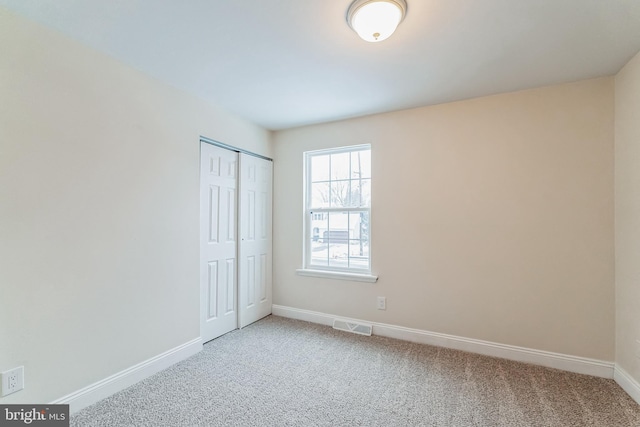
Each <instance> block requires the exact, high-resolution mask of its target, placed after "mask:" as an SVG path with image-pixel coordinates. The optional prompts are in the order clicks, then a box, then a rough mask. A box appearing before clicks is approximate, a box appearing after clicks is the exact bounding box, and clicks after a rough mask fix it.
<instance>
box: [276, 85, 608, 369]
mask: <svg viewBox="0 0 640 427" xmlns="http://www.w3.org/2000/svg"><path fill="white" fill-rule="evenodd" d="M613 107H614V80H613V78H601V79H596V80H589V81H583V82H578V83H572V84H565V85H559V86H553V87H546V88H541V89H535V90H529V91H524V92H517V93H509V94H503V95H497V96H491V97H485V98H478V99H473V100H468V101H463V102H456V103H451V104H444V105H437V106H432V107H424V108H418V109H412V110H406V111H400V112H395V113H388V114H381V115H376V116H370V117H365V118H358V119H352V120H347V121H342V122H335V123H329V124H323V125H315V126H309V127H303V128H298V129H292V130H286V131H281V132H276V133H275V135H274V141H275V145H274V150H275V151H274V155H275V159H276V163H275V203H274V206H275V213H274V218H275V223H274V236H275V238H274V252H275V255H274V260H275V267H274V274H275V276H274V304H279V305H284V306H291V307H296V308H300V309H307V310H313V311H319V312H324V313H329V314H335V315H340V316H348V317H353V318H359V319H364V320H369V321H375V322H382V323H388V324H394V325H401V326H406V327H412V328H418V329H423V330H428V331H435V332H440V333H447V334H453V335H458V336H462V337H469V338H475V339H482V340H489V341H494V342H499V343H505V344H511V345H516V346H523V347H530V348H535V349H540V350H547V351H553V352H558V353H565V354H570V355H576V356H583V357H589V358H595V359H601V360H606V361H613V360H614V336H613V330H614V285H613V282H614V241H613V234H614V232H613V224H614V222H613V215H614V213H613V208H614V202H613V173H614V172H613V150H614V146H613V141H614V108H613ZM362 143H371V144H372V150H373V151H372V156H373V160H372V161H373V179H374V184H373V194H372V203H373V206H372V241H373V246H372V252H373V255H372V260H373V270H374V273H376V274H378V275H379V280H378V282H377V283H375V284H368V283H358V282H348V281H341V280H332V279H320V278H310V277H300V276H297V275H296V274H295V269H296V268H299V267H301V266H302V251H301V248H302V208H303V203H302V197H303V195H302V157H303V154H302V153H303V152H304V151H306V150H314V149H321V148H328V147H338V146H345V145H351V144H362ZM378 295H382V296H386V297H387V310H386V311H378V310H376V308H375V306H376V304H375V297H376V296H378Z"/></svg>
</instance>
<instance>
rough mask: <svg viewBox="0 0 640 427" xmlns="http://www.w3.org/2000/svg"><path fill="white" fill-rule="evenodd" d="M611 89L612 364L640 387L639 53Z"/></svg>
mask: <svg viewBox="0 0 640 427" xmlns="http://www.w3.org/2000/svg"><path fill="white" fill-rule="evenodd" d="M615 85H616V90H615V92H616V101H615V108H616V125H615V135H616V136H615V138H616V148H615V159H616V160H615V161H616V174H615V197H616V232H615V239H616V264H615V265H616V363H617V364H618V365H619V366H620V367H621V368H622V369H624V370H625V371H626V372H628V373H629V374H630V375H632V376H633V377H634V379H635V380H636V381H638V382H640V358H638V357H636V354H635V351H636V346H637V348H638V349H640V344H636V340H640V54H638V55H636V56H635V58H633V59H632V60H631V61H630V62H629V63H628V64H627V65H626V66H625V67H624V68H623V69H622V70H621V71H620V72H619V73H618V75H617V76H616V80H615Z"/></svg>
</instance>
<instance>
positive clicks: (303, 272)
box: [296, 268, 378, 283]
mask: <svg viewBox="0 0 640 427" xmlns="http://www.w3.org/2000/svg"><path fill="white" fill-rule="evenodd" d="M296 274H297V275H298V276H308V277H322V278H325V279H341V280H351V281H354V282H368V283H375V282H377V281H378V276H372V275H370V274H358V273H346V272H342V271H328V270H309V269H306V268H299V269H297V270H296Z"/></svg>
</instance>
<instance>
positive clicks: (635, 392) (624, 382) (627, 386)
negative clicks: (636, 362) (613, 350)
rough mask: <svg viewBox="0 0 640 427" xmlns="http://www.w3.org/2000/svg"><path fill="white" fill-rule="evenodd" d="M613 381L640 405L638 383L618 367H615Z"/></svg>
mask: <svg viewBox="0 0 640 427" xmlns="http://www.w3.org/2000/svg"><path fill="white" fill-rule="evenodd" d="M613 379H614V380H615V381H616V382H617V383H618V385H619V386H620V387H622V389H623V390H624V391H626V392H627V394H628V395H629V396H631V398H632V399H633V400H635V401H636V402H637V403H638V404H639V405H640V383H638V381H636V380H634V379H633V377H632V376H631V375H629V374H628V373H627V371H625V370H624V369H622V368H621V367H620V366H619V365H616V369H615V372H614V373H613Z"/></svg>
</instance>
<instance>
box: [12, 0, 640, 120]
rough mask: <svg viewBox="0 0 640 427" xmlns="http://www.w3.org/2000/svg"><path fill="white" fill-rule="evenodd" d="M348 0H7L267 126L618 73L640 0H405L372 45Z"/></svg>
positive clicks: (633, 39) (636, 37) (639, 36)
mask: <svg viewBox="0 0 640 427" xmlns="http://www.w3.org/2000/svg"><path fill="white" fill-rule="evenodd" d="M350 3H351V1H350V0H183V1H177V0H0V5H1V6H4V7H6V8H8V9H10V10H13V11H15V12H17V13H18V14H20V15H23V16H25V17H27V18H30V19H32V20H35V21H37V22H40V23H43V24H45V25H47V26H50V27H53V28H55V29H57V30H60V31H61V32H63V33H65V34H67V35H69V36H71V37H72V38H74V39H77V40H79V41H81V42H82V43H85V44H87V45H89V46H91V47H93V48H95V49H97V50H100V51H103V52H106V53H108V54H110V55H112V56H114V57H116V58H118V59H120V60H122V61H123V62H126V63H128V64H130V65H131V66H133V67H135V68H137V69H139V70H141V71H143V72H145V73H147V74H150V75H152V76H155V77H157V78H159V79H160V80H163V81H165V82H167V83H169V84H171V85H173V86H176V87H178V88H181V89H184V90H185V91H188V92H190V93H192V94H194V95H197V96H198V97H200V98H204V99H205V100H208V101H210V102H211V103H212V104H215V105H218V106H220V107H223V108H225V109H227V110H229V111H231V112H234V113H236V114H238V115H240V116H242V117H244V118H246V119H248V120H250V121H252V122H255V123H257V124H259V125H261V126H263V127H265V128H268V129H283V128H289V127H294V126H300V125H304V124H310V123H317V122H325V121H331V120H336V119H342V118H347V117H355V116H361V115H366V114H371V113H378V112H385V111H392V110H398V109H404V108H411V107H416V106H423V105H430V104H437V103H442V102H448V101H455V100H460V99H466V98H472V97H477V96H483V95H489V94H495V93H500V92H508V91H513V90H519V89H525V88H531V87H537V86H544V85H549V84H555V83H562V82H568V81H575V80H580V79H586V78H591V77H597V76H604V75H611V74H614V73H616V72H617V71H618V70H619V69H620V68H621V67H622V66H623V65H624V64H625V63H626V62H627V61H628V60H629V59H630V58H631V57H632V56H633V55H634V54H635V53H636V52H638V51H639V50H640V0H407V3H408V12H407V16H406V18H405V20H404V22H403V23H402V24H400V26H399V27H398V30H397V31H396V33H395V34H394V35H393V36H392V37H391V38H389V39H388V40H386V41H384V42H381V43H367V42H364V41H362V40H360V39H359V38H358V36H357V35H356V34H355V33H354V32H353V31H352V30H351V29H350V28H349V26H348V25H347V23H346V20H345V16H346V13H347V9H348V7H349V4H350Z"/></svg>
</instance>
